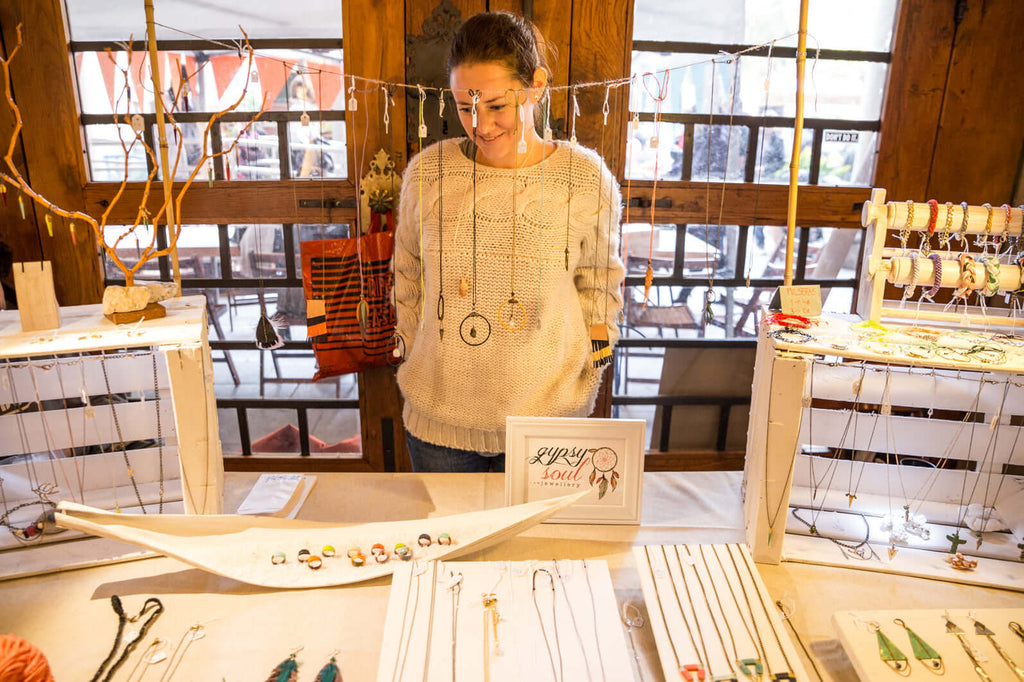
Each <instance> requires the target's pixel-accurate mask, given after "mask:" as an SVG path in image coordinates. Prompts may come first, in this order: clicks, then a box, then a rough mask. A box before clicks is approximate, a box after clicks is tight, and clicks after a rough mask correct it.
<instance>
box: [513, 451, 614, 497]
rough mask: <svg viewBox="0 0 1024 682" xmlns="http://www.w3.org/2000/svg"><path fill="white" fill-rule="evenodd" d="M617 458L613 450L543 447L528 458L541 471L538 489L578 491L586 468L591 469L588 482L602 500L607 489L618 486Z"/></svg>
mask: <svg viewBox="0 0 1024 682" xmlns="http://www.w3.org/2000/svg"><path fill="white" fill-rule="evenodd" d="M618 463H619V456H618V454H616V452H615V450H613V449H611V448H608V447H602V448H580V447H542V448H538V449H537V451H536V453H535V454H534V455H533V456H532V457H531V458H530V461H529V464H530V465H531V466H532V465H536V464H539V465H540V466H541V467H543V469H542V471H541V474H540V477H539V485H543V486H562V487H572V488H579V487H581V486H582V484H583V483H582V479H583V476H584V472H585V471H586V468H587V465H588V464H589V465H590V477H589V479H588V482H589V484H590V487H591V488H593V487H594V485H597V498H598V499H602V498H604V496H605V495H606V494H608V489H609V488H611V490H612V491H614V490H615V489H616V488H617V487H618V484H619V472H618V471H616V470H615V467H616V466H618Z"/></svg>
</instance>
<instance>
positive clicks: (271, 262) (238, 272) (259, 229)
mask: <svg viewBox="0 0 1024 682" xmlns="http://www.w3.org/2000/svg"><path fill="white" fill-rule="evenodd" d="M228 229H229V232H230V233H231V239H232V241H233V242H234V243H235V244H237V246H232V249H231V254H232V256H231V260H232V266H231V274H232V276H233V277H236V278H245V279H256V278H259V277H263V278H266V279H271V280H272V279H275V278H279V277H283V276H284V274H285V272H286V271H287V269H286V266H285V259H284V229H283V228H282V227H281V226H280V225H231V226H229V228H228ZM236 251H237V257H236Z"/></svg>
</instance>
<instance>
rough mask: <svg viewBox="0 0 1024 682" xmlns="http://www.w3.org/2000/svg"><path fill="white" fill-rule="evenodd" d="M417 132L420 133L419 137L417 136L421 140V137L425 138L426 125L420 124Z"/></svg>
mask: <svg viewBox="0 0 1024 682" xmlns="http://www.w3.org/2000/svg"><path fill="white" fill-rule="evenodd" d="M419 132H420V135H419V136H420V137H421V138H423V137H426V136H427V126H426V124H425V123H421V124H420V131H419Z"/></svg>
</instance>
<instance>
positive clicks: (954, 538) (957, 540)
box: [946, 532, 967, 554]
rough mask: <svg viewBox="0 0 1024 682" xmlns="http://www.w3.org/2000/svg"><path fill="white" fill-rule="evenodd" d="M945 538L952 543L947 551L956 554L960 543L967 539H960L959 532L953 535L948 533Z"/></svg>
mask: <svg viewBox="0 0 1024 682" xmlns="http://www.w3.org/2000/svg"><path fill="white" fill-rule="evenodd" d="M946 539H947V540H949V541H950V542H951V543H952V545H951V546H950V548H949V553H950V554H956V553H957V551H958V550H959V548H960V545H962V544H964V543H966V542H967V540H961V539H960V533H959V532H957V533H956V535H953V534H952V533H950V534H949V535H947V536H946Z"/></svg>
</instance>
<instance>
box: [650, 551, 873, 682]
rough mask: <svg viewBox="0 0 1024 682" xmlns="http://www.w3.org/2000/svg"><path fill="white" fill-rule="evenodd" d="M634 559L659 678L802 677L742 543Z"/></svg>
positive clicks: (661, 552)
mask: <svg viewBox="0 0 1024 682" xmlns="http://www.w3.org/2000/svg"><path fill="white" fill-rule="evenodd" d="M633 556H634V559H635V560H636V566H637V572H638V573H639V575H640V584H641V587H642V588H643V593H644V600H645V601H646V602H647V613H648V615H649V617H650V622H651V628H652V632H653V633H654V639H655V642H656V644H657V647H658V657H659V659H660V660H661V668H662V671H663V672H664V675H665V679H666V680H677V679H680V677H682V679H685V680H703V679H707V680H712V679H723V680H724V679H751V678H754V676H755V675H760V677H759V678H755V679H766V680H767V679H773V680H807V679H809V678H808V677H807V675H806V673H805V672H804V670H803V666H802V664H801V662H800V656H799V654H798V653H797V651H796V649H795V648H794V647H793V643H792V642H791V641H790V639H789V635H788V634H787V633H786V630H785V627H784V625H783V623H782V620H781V618H780V617H779V613H778V611H777V610H776V609H775V608H774V607H773V606H772V605H771V604H772V601H771V597H769V596H768V590H767V588H766V587H765V585H764V583H763V582H762V581H761V577H760V576H759V575H758V574H757V570H756V569H755V568H754V563H753V560H752V559H751V558H750V554H749V552H748V551H747V548H746V547H745V546H744V545H739V544H735V545H733V544H730V545H647V546H644V547H634V548H633ZM762 674H763V675H762ZM865 679H867V678H865Z"/></svg>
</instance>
